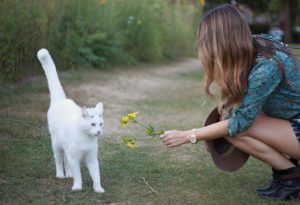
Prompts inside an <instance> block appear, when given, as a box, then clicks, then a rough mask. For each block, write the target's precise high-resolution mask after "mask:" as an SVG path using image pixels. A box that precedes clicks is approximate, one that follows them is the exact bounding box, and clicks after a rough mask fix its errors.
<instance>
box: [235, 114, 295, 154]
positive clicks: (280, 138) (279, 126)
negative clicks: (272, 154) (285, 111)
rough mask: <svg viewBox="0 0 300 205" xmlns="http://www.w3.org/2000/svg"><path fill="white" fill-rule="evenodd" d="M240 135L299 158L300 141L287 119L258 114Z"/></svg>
mask: <svg viewBox="0 0 300 205" xmlns="http://www.w3.org/2000/svg"><path fill="white" fill-rule="evenodd" d="M240 135H241V136H242V135H245V136H251V137H253V138H255V139H257V140H259V141H261V142H263V143H265V144H267V145H269V146H270V147H272V148H274V149H275V150H277V151H278V152H280V153H283V154H285V155H287V156H289V157H292V158H295V159H298V160H300V143H299V141H298V140H297V138H296V136H295V134H294V131H293V129H292V127H291V125H290V123H289V122H288V121H287V120H282V119H277V118H271V117H267V116H263V115H259V116H258V117H257V119H256V120H255V122H254V124H253V125H252V126H251V127H250V128H249V129H248V130H247V131H246V132H245V133H241V134H240Z"/></svg>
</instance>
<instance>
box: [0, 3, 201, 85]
mask: <svg viewBox="0 0 300 205" xmlns="http://www.w3.org/2000/svg"><path fill="white" fill-rule="evenodd" d="M184 2H185V1H180V0H175V1H162V0H151V1H149V0H88V1H80V0H26V1H19V0H1V1H0V67H1V75H0V82H1V81H5V80H16V79H19V77H22V76H24V75H31V74H34V73H37V72H41V71H40V69H38V70H37V69H35V67H37V65H38V64H37V60H36V52H37V50H38V49H39V48H41V47H46V48H48V49H49V50H50V52H51V53H52V55H53V56H54V58H55V61H56V62H57V64H58V65H59V66H61V67H64V68H74V67H77V66H93V67H96V68H101V67H106V66H109V65H113V64H114V65H116V64H122V65H124V64H126V65H132V64H135V63H137V62H150V61H151V62H159V61H163V60H167V59H174V58H176V57H178V56H186V55H190V54H191V53H192V52H193V41H194V39H195V28H193V25H194V23H193V22H194V16H195V14H196V13H199V11H200V10H201V8H200V7H198V6H197V5H193V4H189V3H184Z"/></svg>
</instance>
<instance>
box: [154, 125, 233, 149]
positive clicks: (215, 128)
mask: <svg viewBox="0 0 300 205" xmlns="http://www.w3.org/2000/svg"><path fill="white" fill-rule="evenodd" d="M227 126H228V120H223V121H220V122H217V123H214V124H211V125H208V126H206V127H202V128H197V129H196V133H195V134H196V137H197V140H198V141H202V140H212V139H217V138H221V137H224V136H227V135H228V131H227ZM192 134H193V130H187V131H177V130H171V131H166V132H165V133H164V134H162V135H161V136H160V137H161V139H162V141H163V143H164V145H166V146H167V147H168V148H171V147H177V146H179V145H182V144H185V143H189V142H190V136H191V135H192Z"/></svg>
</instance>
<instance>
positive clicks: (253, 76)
mask: <svg viewBox="0 0 300 205" xmlns="http://www.w3.org/2000/svg"><path fill="white" fill-rule="evenodd" d="M282 79H283V77H282V74H281V70H280V68H279V66H278V65H277V63H276V61H275V60H274V59H261V61H260V62H258V64H257V65H256V66H254V67H253V69H252V70H251V72H250V74H249V77H248V88H247V91H246V93H245V97H244V99H243V101H242V102H241V104H240V105H239V107H238V108H237V109H235V110H234V111H233V113H232V115H231V117H230V118H229V122H228V126H227V131H228V133H229V135H230V136H235V135H237V134H238V133H240V132H243V131H245V130H247V129H248V128H249V127H250V126H251V125H252V124H253V122H254V120H255V118H256V116H257V115H258V114H259V113H260V111H261V109H262V107H263V105H264V103H265V102H266V100H267V99H268V97H269V96H270V95H271V93H272V92H273V91H274V90H275V89H276V88H277V86H278V85H279V84H280V82H281V81H282Z"/></svg>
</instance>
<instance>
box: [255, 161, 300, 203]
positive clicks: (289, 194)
mask: <svg viewBox="0 0 300 205" xmlns="http://www.w3.org/2000/svg"><path fill="white" fill-rule="evenodd" d="M260 196H262V197H263V198H269V199H278V200H287V199H291V198H297V199H300V167H292V168H289V169H285V170H280V174H279V184H278V186H277V187H276V189H275V191H274V192H272V193H266V194H261V195H260Z"/></svg>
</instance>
